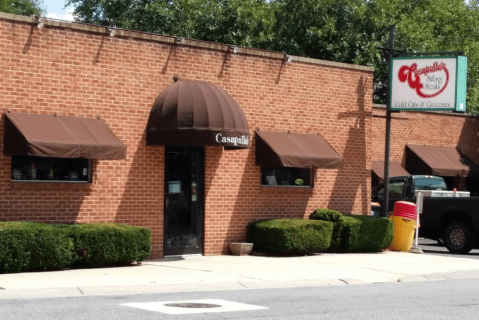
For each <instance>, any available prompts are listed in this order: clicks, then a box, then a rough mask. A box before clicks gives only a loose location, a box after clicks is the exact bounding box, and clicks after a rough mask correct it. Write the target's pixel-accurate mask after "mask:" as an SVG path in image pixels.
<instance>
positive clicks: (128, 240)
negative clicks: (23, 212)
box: [0, 222, 151, 273]
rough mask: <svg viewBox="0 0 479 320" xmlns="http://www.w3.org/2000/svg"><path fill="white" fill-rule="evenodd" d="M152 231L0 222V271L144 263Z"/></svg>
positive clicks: (104, 225) (109, 225) (103, 225)
mask: <svg viewBox="0 0 479 320" xmlns="http://www.w3.org/2000/svg"><path fill="white" fill-rule="evenodd" d="M150 252H151V231H150V230H148V229H146V228H141V227H136V226H128V225H124V224H113V223H96V224H77V225H49V224H45V223H35V222H0V272H2V273H8V272H22V271H27V270H49V269H58V268H61V267H74V266H78V265H89V266H107V265H115V264H122V263H127V262H130V261H143V260H144V259H146V258H147V257H148V256H149V255H150Z"/></svg>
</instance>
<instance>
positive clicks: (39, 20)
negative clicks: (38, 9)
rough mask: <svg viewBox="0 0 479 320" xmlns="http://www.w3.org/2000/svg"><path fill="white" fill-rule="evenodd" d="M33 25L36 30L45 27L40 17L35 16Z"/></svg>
mask: <svg viewBox="0 0 479 320" xmlns="http://www.w3.org/2000/svg"><path fill="white" fill-rule="evenodd" d="M35 23H36V24H37V28H38V29H41V28H43V27H44V26H45V24H44V23H43V18H42V16H39V15H35Z"/></svg>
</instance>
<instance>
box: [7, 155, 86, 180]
mask: <svg viewBox="0 0 479 320" xmlns="http://www.w3.org/2000/svg"><path fill="white" fill-rule="evenodd" d="M12 181H49V182H65V181H68V182H90V162H89V160H88V159H68V158H43V157H30V156H13V157H12Z"/></svg>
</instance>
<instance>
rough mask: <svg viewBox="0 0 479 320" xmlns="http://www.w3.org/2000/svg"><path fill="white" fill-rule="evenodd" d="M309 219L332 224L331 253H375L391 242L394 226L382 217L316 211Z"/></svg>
mask: <svg viewBox="0 0 479 320" xmlns="http://www.w3.org/2000/svg"><path fill="white" fill-rule="evenodd" d="M310 219H319V220H324V221H332V222H334V230H333V234H332V236H331V247H330V248H329V250H328V251H332V252H377V251H381V250H382V249H385V248H387V247H389V246H390V245H391V244H392V242H393V237H394V224H393V222H392V220H390V219H387V218H384V217H373V216H360V215H343V214H341V213H340V212H338V211H335V210H329V209H318V210H316V211H315V212H313V213H312V214H311V215H310Z"/></svg>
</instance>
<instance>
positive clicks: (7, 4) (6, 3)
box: [0, 0, 45, 16]
mask: <svg viewBox="0 0 479 320" xmlns="http://www.w3.org/2000/svg"><path fill="white" fill-rule="evenodd" d="M42 5H43V1H42V0H0V12H6V13H13V14H18V15H24V16H30V15H33V14H42V13H44V12H45V11H44V9H43V8H42Z"/></svg>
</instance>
